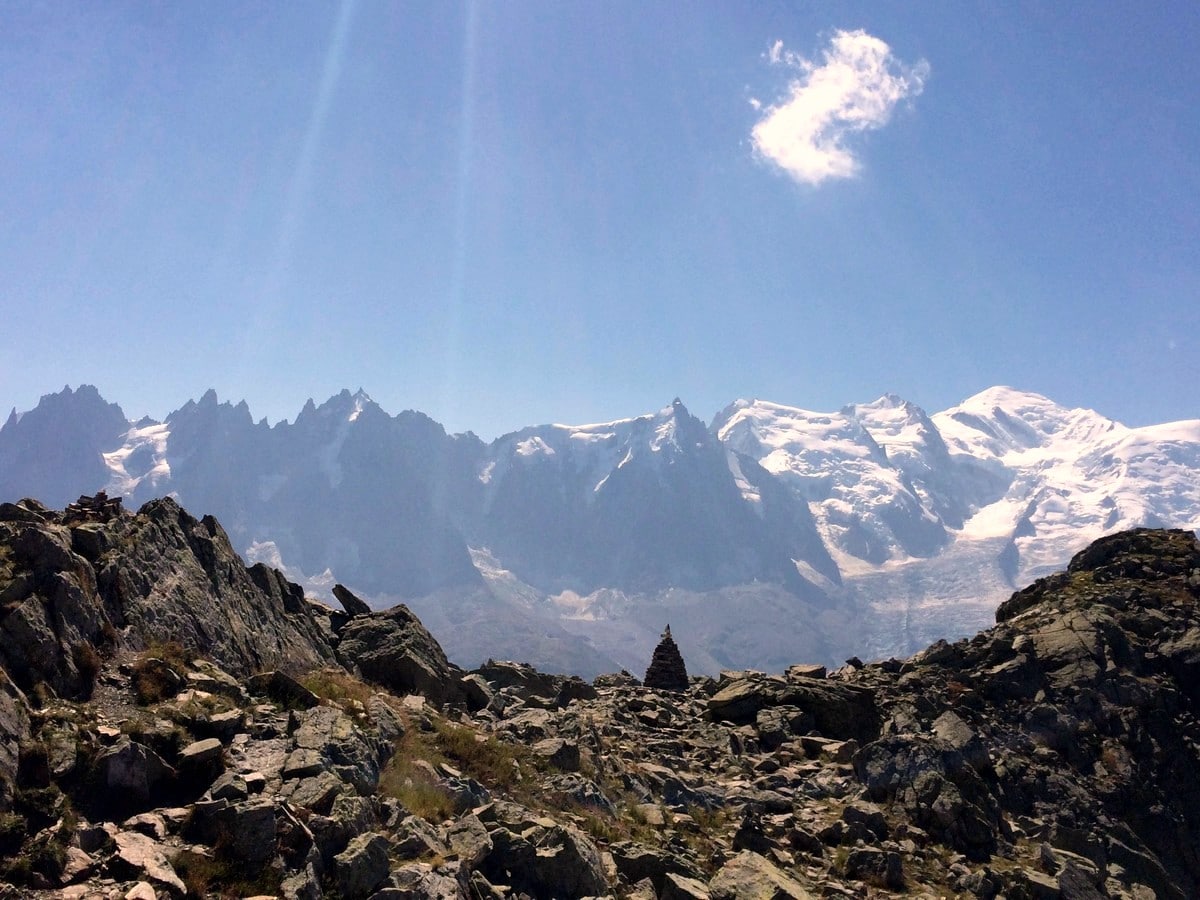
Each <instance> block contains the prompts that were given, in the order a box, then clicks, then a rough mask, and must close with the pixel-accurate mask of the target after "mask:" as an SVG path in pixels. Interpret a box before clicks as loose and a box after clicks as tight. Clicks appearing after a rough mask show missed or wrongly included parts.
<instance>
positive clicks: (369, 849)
mask: <svg viewBox="0 0 1200 900" xmlns="http://www.w3.org/2000/svg"><path fill="white" fill-rule="evenodd" d="M389 846H390V845H389V843H388V839H387V838H386V837H384V836H383V835H382V834H379V833H378V832H367V833H366V834H360V835H358V837H355V838H353V839H352V840H351V841H350V843H349V844H348V845H347V846H346V849H345V850H343V851H342V852H341V853H339V854H338V855H337V856H335V857H334V879H335V881H336V883H337V889H338V894H339V896H341V897H343V898H344V900H362V898H365V897H369V896H370V895H371V894H372V893H374V892H375V890H376V889H378V888H379V887H380V886H381V885H382V884H383V883H384V882H385V881H386V880H387V877H388V848H389Z"/></svg>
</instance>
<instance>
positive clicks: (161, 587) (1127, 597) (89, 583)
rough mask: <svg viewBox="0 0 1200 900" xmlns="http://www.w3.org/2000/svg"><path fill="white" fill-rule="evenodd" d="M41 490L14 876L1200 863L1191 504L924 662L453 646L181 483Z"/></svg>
mask: <svg viewBox="0 0 1200 900" xmlns="http://www.w3.org/2000/svg"><path fill="white" fill-rule="evenodd" d="M60 516H61V514H58V513H54V512H52V511H49V510H46V509H44V508H43V507H40V506H39V505H38V504H36V503H31V502H27V503H23V504H18V505H10V506H8V507H3V508H0V603H2V604H3V605H2V606H0V617H2V618H0V662H2V664H3V670H2V671H0V859H2V861H0V896H4V897H8V896H13V897H16V896H47V897H49V896H60V897H91V896H96V897H145V898H150V897H157V898H165V897H173V898H178V897H181V896H183V895H184V894H185V893H186V894H187V895H189V896H250V895H272V896H282V897H297V898H299V897H304V898H317V897H322V896H338V897H343V898H367V897H379V898H387V897H414V898H419V897H444V898H463V900H466V898H481V897H486V898H499V897H504V896H511V897H517V896H525V897H530V898H550V897H584V896H622V897H640V898H677V897H692V898H704V897H708V898H716V897H722V898H725V897H728V898H740V897H752V896H764V897H767V896H769V897H795V898H805V897H826V896H843V897H869V896H886V895H889V894H891V893H897V894H903V895H905V896H916V897H941V896H959V897H979V898H988V900H991V898H996V897H1000V896H1004V897H1008V898H1042V897H1051V898H1053V897H1057V898H1066V900H1069V898H1094V897H1114V898H1130V900H1132V898H1139V900H1140V898H1149V897H1163V898H1185V897H1190V896H1196V895H1197V894H1200V786H1198V785H1197V783H1196V781H1195V778H1194V772H1195V771H1196V767H1197V766H1198V765H1200V715H1198V713H1200V709H1198V705H1200V690H1198V689H1197V687H1196V685H1197V667H1198V666H1200V663H1198V662H1197V660H1198V659H1200V650H1198V649H1197V648H1198V647H1200V544H1198V543H1197V541H1196V539H1195V537H1194V536H1193V535H1191V534H1190V533H1187V532H1171V531H1135V532H1127V533H1123V534H1119V535H1113V536H1111V537H1109V538H1106V539H1104V540H1102V541H1100V542H1097V543H1096V544H1094V545H1092V546H1091V547H1089V548H1088V549H1087V550H1085V551H1084V552H1083V553H1080V554H1079V555H1078V556H1076V557H1075V559H1074V560H1073V561H1072V563H1071V565H1070V567H1069V568H1068V570H1067V571H1066V572H1064V573H1062V574H1060V575H1055V576H1051V577H1050V578H1046V579H1043V580H1042V581H1040V582H1038V583H1036V584H1034V585H1032V586H1030V587H1029V588H1027V589H1026V590H1024V591H1021V592H1019V593H1017V594H1016V595H1014V596H1013V598H1012V599H1011V600H1010V601H1009V602H1008V603H1006V604H1005V605H1004V606H1002V607H1001V609H1000V610H999V611H998V614H997V620H998V621H997V625H996V626H995V627H994V628H992V629H990V630H989V631H986V632H983V633H981V634H979V635H977V636H975V637H974V638H972V639H970V640H963V641H959V642H957V643H953V644H950V643H945V642H942V643H939V644H935V645H933V646H932V647H930V648H928V649H927V650H925V651H924V652H922V653H920V654H918V655H916V656H915V657H913V658H911V659H908V660H886V661H882V662H876V663H869V664H866V665H855V666H847V667H846V668H844V669H840V670H837V671H834V672H828V673H827V672H825V671H824V670H823V669H821V668H820V667H815V666H800V665H797V666H793V667H792V668H791V669H789V670H788V672H786V673H785V674H784V675H781V676H771V675H765V674H761V673H754V672H726V673H723V674H722V676H721V677H720V678H719V679H711V678H697V679H693V680H692V682H690V683H686V684H685V685H684V686H683V688H682V689H675V688H662V687H654V686H653V685H649V684H648V685H641V684H638V683H637V682H636V680H635V679H633V678H631V677H629V676H628V675H624V676H620V677H617V676H613V677H606V678H601V679H597V680H596V682H595V683H593V684H590V685H589V684H586V683H584V682H582V681H580V680H578V679H572V678H564V677H562V676H552V675H547V674H545V673H541V672H537V671H536V670H534V669H532V668H531V667H529V666H526V665H523V664H519V663H510V662H495V661H489V663H488V664H487V665H485V666H483V667H480V668H479V669H478V670H476V671H474V672H470V673H463V672H459V671H457V670H455V669H454V668H453V667H451V666H449V664H448V663H446V662H445V658H444V655H442V654H441V651H440V648H439V647H438V646H437V644H436V642H435V641H433V639H432V638H431V637H429V636H428V633H427V632H425V631H424V629H423V628H422V627H421V625H420V623H419V622H417V621H416V619H415V618H414V617H413V616H412V614H411V613H410V612H409V611H408V610H406V609H404V608H403V607H398V608H397V609H395V610H392V611H389V612H387V613H374V612H367V613H363V612H356V614H355V615H353V616H347V615H343V614H341V613H335V612H333V611H330V610H324V611H322V610H321V609H319V608H317V607H316V606H314V605H312V604H310V603H308V601H305V600H304V599H303V597H302V596H299V595H298V594H297V593H296V592H295V591H294V590H293V586H291V585H289V584H288V583H287V582H286V581H285V580H284V579H282V577H281V576H279V575H278V573H273V572H272V570H269V569H265V567H261V568H260V567H255V568H254V569H251V570H247V569H245V567H244V566H242V565H241V564H240V561H238V560H237V559H236V557H234V556H232V555H228V554H227V553H226V548H227V543H225V542H223V540H222V534H223V532H221V530H220V527H219V526H217V525H216V523H215V522H207V521H205V520H201V521H197V520H195V519H192V518H191V517H190V516H187V514H186V513H183V511H182V510H180V509H179V508H178V507H177V506H175V505H174V504H172V503H170V502H169V501H164V502H161V503H159V504H156V505H151V506H150V507H148V508H144V509H143V510H142V511H141V512H139V513H138V514H136V515H131V514H126V513H119V514H114V515H113V516H112V517H111V519H110V520H109V521H103V522H98V521H93V520H88V521H86V522H82V523H80V524H76V525H66V524H64V523H63V522H62V520H61V517H60ZM84 527H86V528H88V529H89V533H88V534H87V535H86V536H84V537H79V536H77V535H76V534H75V530H76V529H78V528H84ZM84 551H86V552H84ZM97 566H98V567H99V568H97ZM118 586H120V587H118ZM149 597H154V598H156V600H157V602H158V603H159V606H160V607H161V612H162V615H163V616H164V617H165V618H166V623H169V624H164V623H163V622H161V621H159V620H157V619H155V618H154V616H153V615H152V614H151V611H152V609H153V606H152V605H151V604H150V603H149V601H148V600H147V598H149ZM39 616H40V618H39ZM272 617H274V619H273V621H270V622H269V623H268V622H267V620H268V619H271V618H272ZM106 624H107V626H108V627H106ZM169 628H179V629H180V631H179V633H178V634H175V635H173V636H174V638H175V642H176V644H177V646H176V648H174V649H172V648H170V647H167V646H166V645H165V644H156V643H153V641H157V640H161V638H160V637H159V635H160V634H162V632H163V631H166V630H167V629H169ZM156 629H161V630H156ZM239 629H245V633H244V634H242V633H238V630H239ZM272 629H273V630H272ZM93 638H94V640H93ZM21 641H28V642H30V643H29V645H28V646H24V645H22V644H21V643H20V642H21ZM78 641H86V642H88V643H90V644H91V645H92V647H93V651H94V654H95V655H94V656H92V655H89V654H87V653H82V652H79V651H73V650H72V647H73V646H74V645H73V642H78ZM185 641H188V642H194V645H193V644H186V645H185V643H184V642H185ZM287 642H291V644H293V645H294V646H295V649H296V656H295V657H291V656H289V655H288V654H287V652H286V645H287ZM31 648H32V649H31ZM297 661H299V662H297ZM268 667H269V668H268ZM263 669H267V670H266V671H260V670H263ZM168 673H169V674H168ZM289 673H290V674H289ZM649 680H650V679H648V681H649ZM85 681H86V682H89V685H88V687H89V689H88V690H86V691H85V690H84V689H83V687H84V685H83V683H84V682H85ZM151 688H154V689H153V690H151Z"/></svg>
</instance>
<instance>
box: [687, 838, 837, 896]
mask: <svg viewBox="0 0 1200 900" xmlns="http://www.w3.org/2000/svg"><path fill="white" fill-rule="evenodd" d="M708 890H709V895H710V896H711V898H712V900H785V898H788V900H817V898H818V897H820V894H819V893H818V892H816V891H812V890H809V888H808V887H806V886H805V885H803V884H801V883H800V882H799V881H797V880H796V879H795V878H793V877H792V876H791V875H788V874H787V873H786V872H784V871H783V870H782V869H780V868H779V867H778V866H776V865H775V864H774V863H772V862H771V861H770V860H768V859H767V858H766V857H763V856H760V855H759V854H757V853H753V852H751V851H749V850H745V851H743V852H741V853H739V854H738V855H737V856H735V857H734V858H733V859H731V860H729V861H728V862H726V863H725V865H723V866H722V867H721V870H720V871H719V872H717V874H716V875H715V876H713V879H712V881H710V882H709V883H708Z"/></svg>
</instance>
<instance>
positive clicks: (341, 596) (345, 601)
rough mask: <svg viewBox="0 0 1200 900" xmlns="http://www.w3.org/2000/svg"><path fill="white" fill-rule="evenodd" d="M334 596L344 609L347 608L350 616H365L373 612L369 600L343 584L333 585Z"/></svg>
mask: <svg viewBox="0 0 1200 900" xmlns="http://www.w3.org/2000/svg"><path fill="white" fill-rule="evenodd" d="M333 596H334V597H336V598H337V602H338V603H340V604H342V609H344V610H346V614H347V615H348V616H365V615H368V614H369V613H370V612H371V607H370V605H369V604H368V603H367V601H365V600H362V599H360V598H359V597H358V596H357V595H356V594H354V592H353V591H351V590H350V589H349V588H348V587H346V586H345V585H343V584H335V585H334V586H333Z"/></svg>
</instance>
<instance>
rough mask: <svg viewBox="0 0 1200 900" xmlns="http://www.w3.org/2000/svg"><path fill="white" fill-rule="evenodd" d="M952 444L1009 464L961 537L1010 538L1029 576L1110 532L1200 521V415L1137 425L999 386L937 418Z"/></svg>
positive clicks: (1019, 567) (1020, 568) (1020, 579)
mask: <svg viewBox="0 0 1200 900" xmlns="http://www.w3.org/2000/svg"><path fill="white" fill-rule="evenodd" d="M933 420H934V422H935V424H936V425H937V427H938V429H939V430H940V431H941V433H942V435H943V438H944V439H945V441H946V444H947V446H948V447H949V448H950V450H951V452H952V453H954V454H957V455H958V456H960V457H966V458H970V459H972V460H975V461H977V462H982V463H983V464H985V465H988V466H991V467H992V468H993V469H998V470H1003V471H1004V472H1006V473H1008V475H1009V477H1010V481H1009V484H1008V487H1007V489H1006V490H1005V492H1004V494H1003V495H1002V496H1000V497H997V498H996V499H995V500H994V501H993V502H990V503H985V504H978V505H977V507H976V509H975V512H974V513H973V514H972V516H971V517H970V518H969V519H968V520H967V521H966V522H965V523H964V525H963V527H962V529H961V531H960V533H959V535H958V539H959V540H978V539H989V538H995V537H1005V538H1008V539H1010V540H1011V541H1012V543H1013V546H1014V547H1015V549H1016V565H1015V566H1014V567H1013V570H1012V579H1013V581H1014V582H1016V583H1020V584H1025V583H1028V582H1029V581H1032V580H1033V579H1035V578H1037V577H1039V576H1041V575H1044V574H1047V573H1048V572H1049V571H1052V570H1054V569H1056V568H1058V567H1059V566H1061V565H1062V562H1063V561H1064V560H1065V559H1067V558H1069V557H1070V555H1071V554H1072V553H1074V552H1075V551H1076V550H1078V549H1080V548H1081V547H1083V546H1086V545H1087V544H1088V543H1090V542H1091V541H1093V540H1095V539H1096V538H1097V537H1099V536H1100V535H1102V534H1105V533H1108V532H1112V531H1117V530H1120V529H1123V528H1130V527H1134V526H1137V525H1152V526H1153V525H1160V526H1161V525H1167V526H1171V527H1185V528H1193V529H1195V528H1197V527H1200V420H1191V421H1183V422H1173V423H1169V424H1166V425H1154V426H1148V427H1145V428H1127V427H1125V426H1124V425H1121V424H1120V423H1118V422H1114V421H1112V420H1111V419H1108V418H1105V417H1104V416H1102V415H1100V414H1099V413H1096V412H1094V411H1092V410H1088V409H1066V408H1064V407H1062V406H1059V405H1057V404H1056V403H1054V402H1053V401H1051V400H1048V399H1047V398H1045V397H1042V396H1040V395H1038V394H1031V393H1024V392H1020V391H1015V390H1013V389H1011V388H1005V387H995V388H990V389H988V390H986V391H983V392H982V393H980V394H976V395H975V396H974V397H971V398H969V399H967V400H965V401H963V403H961V404H959V405H958V406H956V407H953V408H952V409H948V410H946V411H945V412H941V413H938V414H937V415H936V416H934V417H933Z"/></svg>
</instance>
